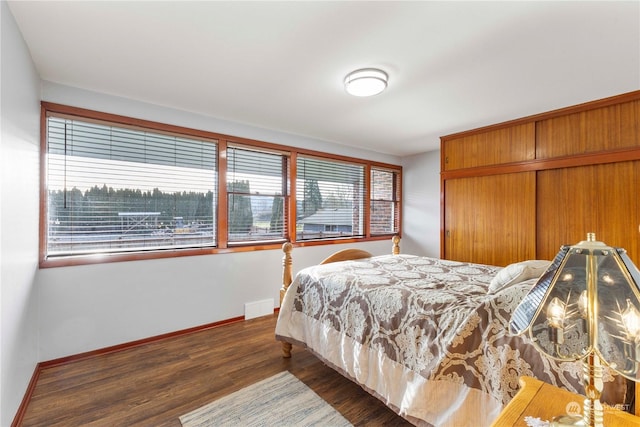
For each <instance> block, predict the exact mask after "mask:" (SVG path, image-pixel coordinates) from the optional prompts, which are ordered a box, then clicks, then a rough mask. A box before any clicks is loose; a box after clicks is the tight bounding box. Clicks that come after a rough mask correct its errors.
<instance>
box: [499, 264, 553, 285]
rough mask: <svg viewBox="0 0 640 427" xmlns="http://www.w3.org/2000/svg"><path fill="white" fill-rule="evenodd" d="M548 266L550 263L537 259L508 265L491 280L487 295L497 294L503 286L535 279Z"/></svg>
mask: <svg viewBox="0 0 640 427" xmlns="http://www.w3.org/2000/svg"><path fill="white" fill-rule="evenodd" d="M549 264H551V261H544V260H538V259H535V260H533V259H532V260H528V261H521V262H516V263H514V264H509V265H507V266H506V267H505V268H503V269H502V270H500V271H498V274H496V275H495V277H494V278H493V279H492V280H491V283H489V293H494V292H498V291H499V290H500V289H502V288H504V287H505V286H508V285H512V284H514V283H520V282H523V281H525V280H529V279H536V278H538V277H540V276H542V273H544V272H545V270H546V269H547V268H548V267H549Z"/></svg>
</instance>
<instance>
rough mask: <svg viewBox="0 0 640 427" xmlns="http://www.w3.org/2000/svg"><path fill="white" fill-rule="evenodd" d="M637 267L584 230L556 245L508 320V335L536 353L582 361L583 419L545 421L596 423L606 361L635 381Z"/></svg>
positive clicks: (639, 359) (639, 353) (639, 356)
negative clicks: (522, 338) (524, 337)
mask: <svg viewBox="0 0 640 427" xmlns="http://www.w3.org/2000/svg"><path fill="white" fill-rule="evenodd" d="M639 284H640V272H638V268H637V267H636V266H635V265H634V264H633V262H632V261H631V259H630V258H629V257H628V256H627V254H626V251H625V250H624V249H621V248H612V247H609V246H607V245H605V244H604V243H602V242H598V241H596V239H595V234H593V233H589V234H588V235H587V240H585V241H582V242H580V243H578V244H576V245H574V246H563V247H561V248H560V252H558V254H557V255H556V257H555V258H554V260H553V262H552V263H551V265H550V266H549V268H548V269H547V270H546V271H545V272H544V273H543V274H542V276H541V277H540V279H539V280H538V282H537V283H536V284H535V285H534V286H533V288H532V289H531V291H530V292H529V293H528V294H527V295H526V296H525V297H524V299H523V300H522V301H521V302H520V304H519V305H518V307H517V308H516V310H515V311H514V313H513V317H512V318H511V323H510V329H511V332H512V333H514V334H517V335H521V334H525V333H528V334H529V336H530V338H531V340H532V341H533V343H534V345H535V346H536V347H537V349H538V350H539V351H541V352H542V353H544V354H546V355H547V356H549V357H551V358H553V359H556V360H559V361H577V360H582V361H583V362H584V387H585V396H586V399H585V401H584V408H583V416H582V417H579V416H570V415H565V416H558V417H555V418H554V420H553V421H552V425H557V426H561V425H582V426H602V420H603V407H602V404H601V402H600V395H601V393H602V389H603V381H602V372H603V367H604V366H605V365H606V366H608V367H609V368H611V369H613V370H614V371H616V372H617V373H619V374H620V375H623V376H624V377H626V378H628V379H631V380H633V381H638V380H639V378H638V372H639V369H638V368H639V364H640V347H639V345H640V287H639Z"/></svg>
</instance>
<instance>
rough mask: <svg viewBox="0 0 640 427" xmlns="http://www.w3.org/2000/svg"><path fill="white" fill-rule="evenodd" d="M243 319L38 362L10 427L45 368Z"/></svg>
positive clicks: (18, 422)
mask: <svg viewBox="0 0 640 427" xmlns="http://www.w3.org/2000/svg"><path fill="white" fill-rule="evenodd" d="M279 311H280V309H279V308H275V309H274V310H273V312H274V314H275V313H278V312H279ZM244 320H245V318H244V316H239V317H234V318H231V319H226V320H221V321H219V322H213V323H208V324H206V325H200V326H195V327H193V328H188V329H182V330H179V331H175V332H169V333H166V334H161V335H156V336H153V337H149V338H144V339H140V340H136V341H131V342H127V343H123V344H118V345H114V346H110V347H105V348H101V349H98V350H92V351H87V352H84V353H79V354H74V355H71V356H66V357H61V358H58V359H53V360H48V361H45V362H38V364H37V365H36V367H35V370H34V372H33V375H32V376H31V381H29V385H28V386H27V390H26V392H25V394H24V397H23V398H22V402H21V403H20V406H19V407H18V411H17V412H16V415H15V417H14V419H13V422H12V423H11V427H19V426H21V425H22V421H23V419H24V415H25V413H26V411H27V406H28V405H29V401H30V400H31V397H32V395H33V392H34V390H35V387H36V384H37V383H38V378H40V373H41V372H42V371H43V370H45V369H47V368H51V367H53V366H60V365H64V364H67V363H72V362H76V361H78V360H83V359H88V358H91V357H97V356H102V355H105V354H109V353H114V352H118V351H122V350H127V349H130V348H133V347H138V346H141V345H145V344H148V343H151V342H157V341H162V340H165V339H168V338H174V337H178V336H182V335H187V334H191V333H194V332H200V331H204V330H207V329H211V328H217V327H219V326H224V325H228V324H230V323H236V322H242V321H244Z"/></svg>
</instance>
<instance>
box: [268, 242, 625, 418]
mask: <svg viewBox="0 0 640 427" xmlns="http://www.w3.org/2000/svg"><path fill="white" fill-rule="evenodd" d="M398 241H399V239H398V238H397V237H395V238H394V244H393V251H392V252H393V253H392V254H390V255H382V256H371V254H369V253H367V252H366V251H361V250H358V249H348V250H346V251H341V252H339V253H337V254H335V255H333V256H331V257H329V258H328V259H326V260H325V261H323V263H321V264H319V265H317V266H312V267H308V268H305V269H303V270H301V271H300V272H299V273H298V274H297V275H296V277H295V280H291V278H292V274H291V271H292V258H291V245H289V244H285V246H284V248H283V249H284V251H285V255H284V258H283V265H284V276H283V289H282V292H281V298H282V301H281V306H280V313H279V316H278V322H277V325H276V339H278V340H280V341H282V344H283V353H284V354H283V355H284V357H291V349H292V347H291V345H292V344H293V345H300V346H302V347H306V348H307V349H309V350H310V351H311V352H312V353H314V354H315V355H316V356H317V357H318V358H320V359H321V360H322V361H323V362H324V363H326V364H327V365H328V366H330V367H332V368H333V369H335V370H337V371H338V372H340V373H341V374H342V375H344V376H345V377H347V378H349V379H350V380H352V381H354V382H356V383H358V384H359V385H361V386H362V387H363V388H364V389H365V390H367V391H368V392H369V393H371V394H373V395H374V396H376V397H377V398H378V399H380V400H381V401H383V402H384V403H385V404H386V405H387V406H389V407H390V408H391V409H393V410H394V411H395V412H397V413H398V414H399V415H400V416H402V417H403V418H405V419H407V420H408V421H410V422H411V423H413V424H415V425H425V426H456V427H459V426H465V425H473V426H483V425H490V424H491V421H492V420H493V419H494V418H496V417H497V416H498V414H499V413H500V411H501V410H502V408H503V406H504V405H505V404H506V403H508V402H509V400H510V399H511V398H512V397H513V396H514V395H515V393H516V392H517V390H518V387H519V386H518V378H519V377H520V376H522V375H527V376H532V377H536V378H539V379H541V380H543V381H545V382H547V383H550V384H554V385H557V386H559V387H562V388H565V389H568V390H570V391H574V392H580V391H581V390H582V385H581V373H582V366H581V365H580V364H579V363H575V362H572V363H562V362H555V361H553V360H550V359H548V358H546V357H544V356H543V355H541V354H540V353H538V351H537V350H536V349H535V348H534V347H533V346H532V345H531V344H530V343H529V342H528V341H527V338H526V337H517V336H512V335H511V334H510V333H509V332H508V323H509V320H510V316H511V313H512V311H513V310H514V309H515V307H516V306H517V305H518V303H519V302H520V301H521V300H522V298H523V297H524V296H525V295H526V293H527V292H528V291H529V289H530V288H531V286H532V285H533V284H534V283H535V281H536V280H537V278H538V277H539V276H540V275H541V274H542V272H544V270H545V269H546V267H547V266H548V264H549V262H548V261H540V260H530V261H524V262H521V263H515V264H512V265H510V266H507V267H505V268H501V267H496V266H490V265H483V264H471V263H461V262H455V261H448V260H442V259H437V258H427V257H418V256H413V255H404V254H399V247H398ZM605 381H607V382H608V384H607V391H606V392H607V394H608V395H607V396H606V398H605V399H606V400H607V401H611V402H621V401H624V402H627V401H628V399H627V394H628V393H627V385H626V383H625V382H624V381H621V380H620V379H615V378H613V377H612V376H611V375H607V376H606V378H605Z"/></svg>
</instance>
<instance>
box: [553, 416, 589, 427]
mask: <svg viewBox="0 0 640 427" xmlns="http://www.w3.org/2000/svg"><path fill="white" fill-rule="evenodd" d="M586 425H587V423H585V422H584V418H582V417H579V416H574V415H559V416H557V417H553V419H552V420H551V423H549V426H550V427H570V426H581V427H582V426H586Z"/></svg>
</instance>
